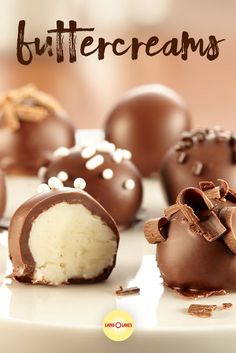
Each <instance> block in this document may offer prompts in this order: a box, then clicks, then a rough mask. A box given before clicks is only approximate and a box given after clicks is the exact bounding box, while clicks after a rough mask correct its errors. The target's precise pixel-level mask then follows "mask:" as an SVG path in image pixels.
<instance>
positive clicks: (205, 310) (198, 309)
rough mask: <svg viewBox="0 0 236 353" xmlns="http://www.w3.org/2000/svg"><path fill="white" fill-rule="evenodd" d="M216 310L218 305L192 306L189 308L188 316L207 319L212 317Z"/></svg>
mask: <svg viewBox="0 0 236 353" xmlns="http://www.w3.org/2000/svg"><path fill="white" fill-rule="evenodd" d="M216 309H217V305H202V304H191V305H190V306H189V308H188V314H190V315H193V316H198V317H200V318H204V319H205V318H208V317H211V316H212V313H213V311H214V310H216Z"/></svg>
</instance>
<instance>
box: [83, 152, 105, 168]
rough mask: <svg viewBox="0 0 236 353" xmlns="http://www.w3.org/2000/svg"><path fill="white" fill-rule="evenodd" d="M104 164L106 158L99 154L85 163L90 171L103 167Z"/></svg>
mask: <svg viewBox="0 0 236 353" xmlns="http://www.w3.org/2000/svg"><path fill="white" fill-rule="evenodd" d="M103 162H104V157H103V156H102V155H101V154H97V155H96V156H94V157H92V158H91V159H89V160H88V161H87V162H86V163H85V167H86V168H87V169H88V170H93V169H96V168H97V167H99V166H100V165H102V163H103Z"/></svg>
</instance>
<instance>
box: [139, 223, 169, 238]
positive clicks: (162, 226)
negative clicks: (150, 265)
mask: <svg viewBox="0 0 236 353" xmlns="http://www.w3.org/2000/svg"><path fill="white" fill-rule="evenodd" d="M168 225H169V221H168V219H167V218H166V217H161V218H154V219H150V220H149V221H147V222H145V224H144V235H145V238H146V239H147V241H148V242H149V243H150V244H158V243H162V242H164V241H166V239H167V232H168Z"/></svg>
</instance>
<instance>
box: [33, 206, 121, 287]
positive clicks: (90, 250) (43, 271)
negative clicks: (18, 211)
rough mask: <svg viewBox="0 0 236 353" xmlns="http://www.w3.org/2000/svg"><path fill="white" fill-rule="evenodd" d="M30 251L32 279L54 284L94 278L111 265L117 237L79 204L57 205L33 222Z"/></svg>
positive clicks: (99, 219)
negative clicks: (33, 263) (72, 279)
mask: <svg viewBox="0 0 236 353" xmlns="http://www.w3.org/2000/svg"><path fill="white" fill-rule="evenodd" d="M29 248H30V251H31V253H32V256H33V258H34V261H35V272H34V280H35V281H36V282H37V281H46V282H49V283H50V284H53V285H59V284H62V283H65V282H67V280H68V279H69V278H85V279H89V278H95V277H96V276H98V275H100V274H102V273H103V270H104V269H105V268H107V267H108V266H110V265H112V264H113V260H114V255H115V253H116V251H117V242H116V235H115V234H114V233H113V231H112V230H111V228H109V227H108V226H107V225H106V224H105V223H104V222H103V221H102V219H101V218H100V217H98V216H95V215H92V213H91V212H90V211H89V210H88V209H87V208H86V207H84V206H83V205H81V204H68V203H66V202H61V203H58V204H56V205H54V206H52V207H51V208H49V209H48V210H47V211H44V212H43V213H41V214H40V215H39V216H38V217H37V218H36V219H35V220H34V222H33V224H32V228H31V232H30V237H29Z"/></svg>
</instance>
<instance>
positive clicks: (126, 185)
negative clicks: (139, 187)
mask: <svg viewBox="0 0 236 353" xmlns="http://www.w3.org/2000/svg"><path fill="white" fill-rule="evenodd" d="M124 188H125V189H126V190H133V189H134V188H135V182H134V180H133V179H127V180H126V181H125V182H124Z"/></svg>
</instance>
